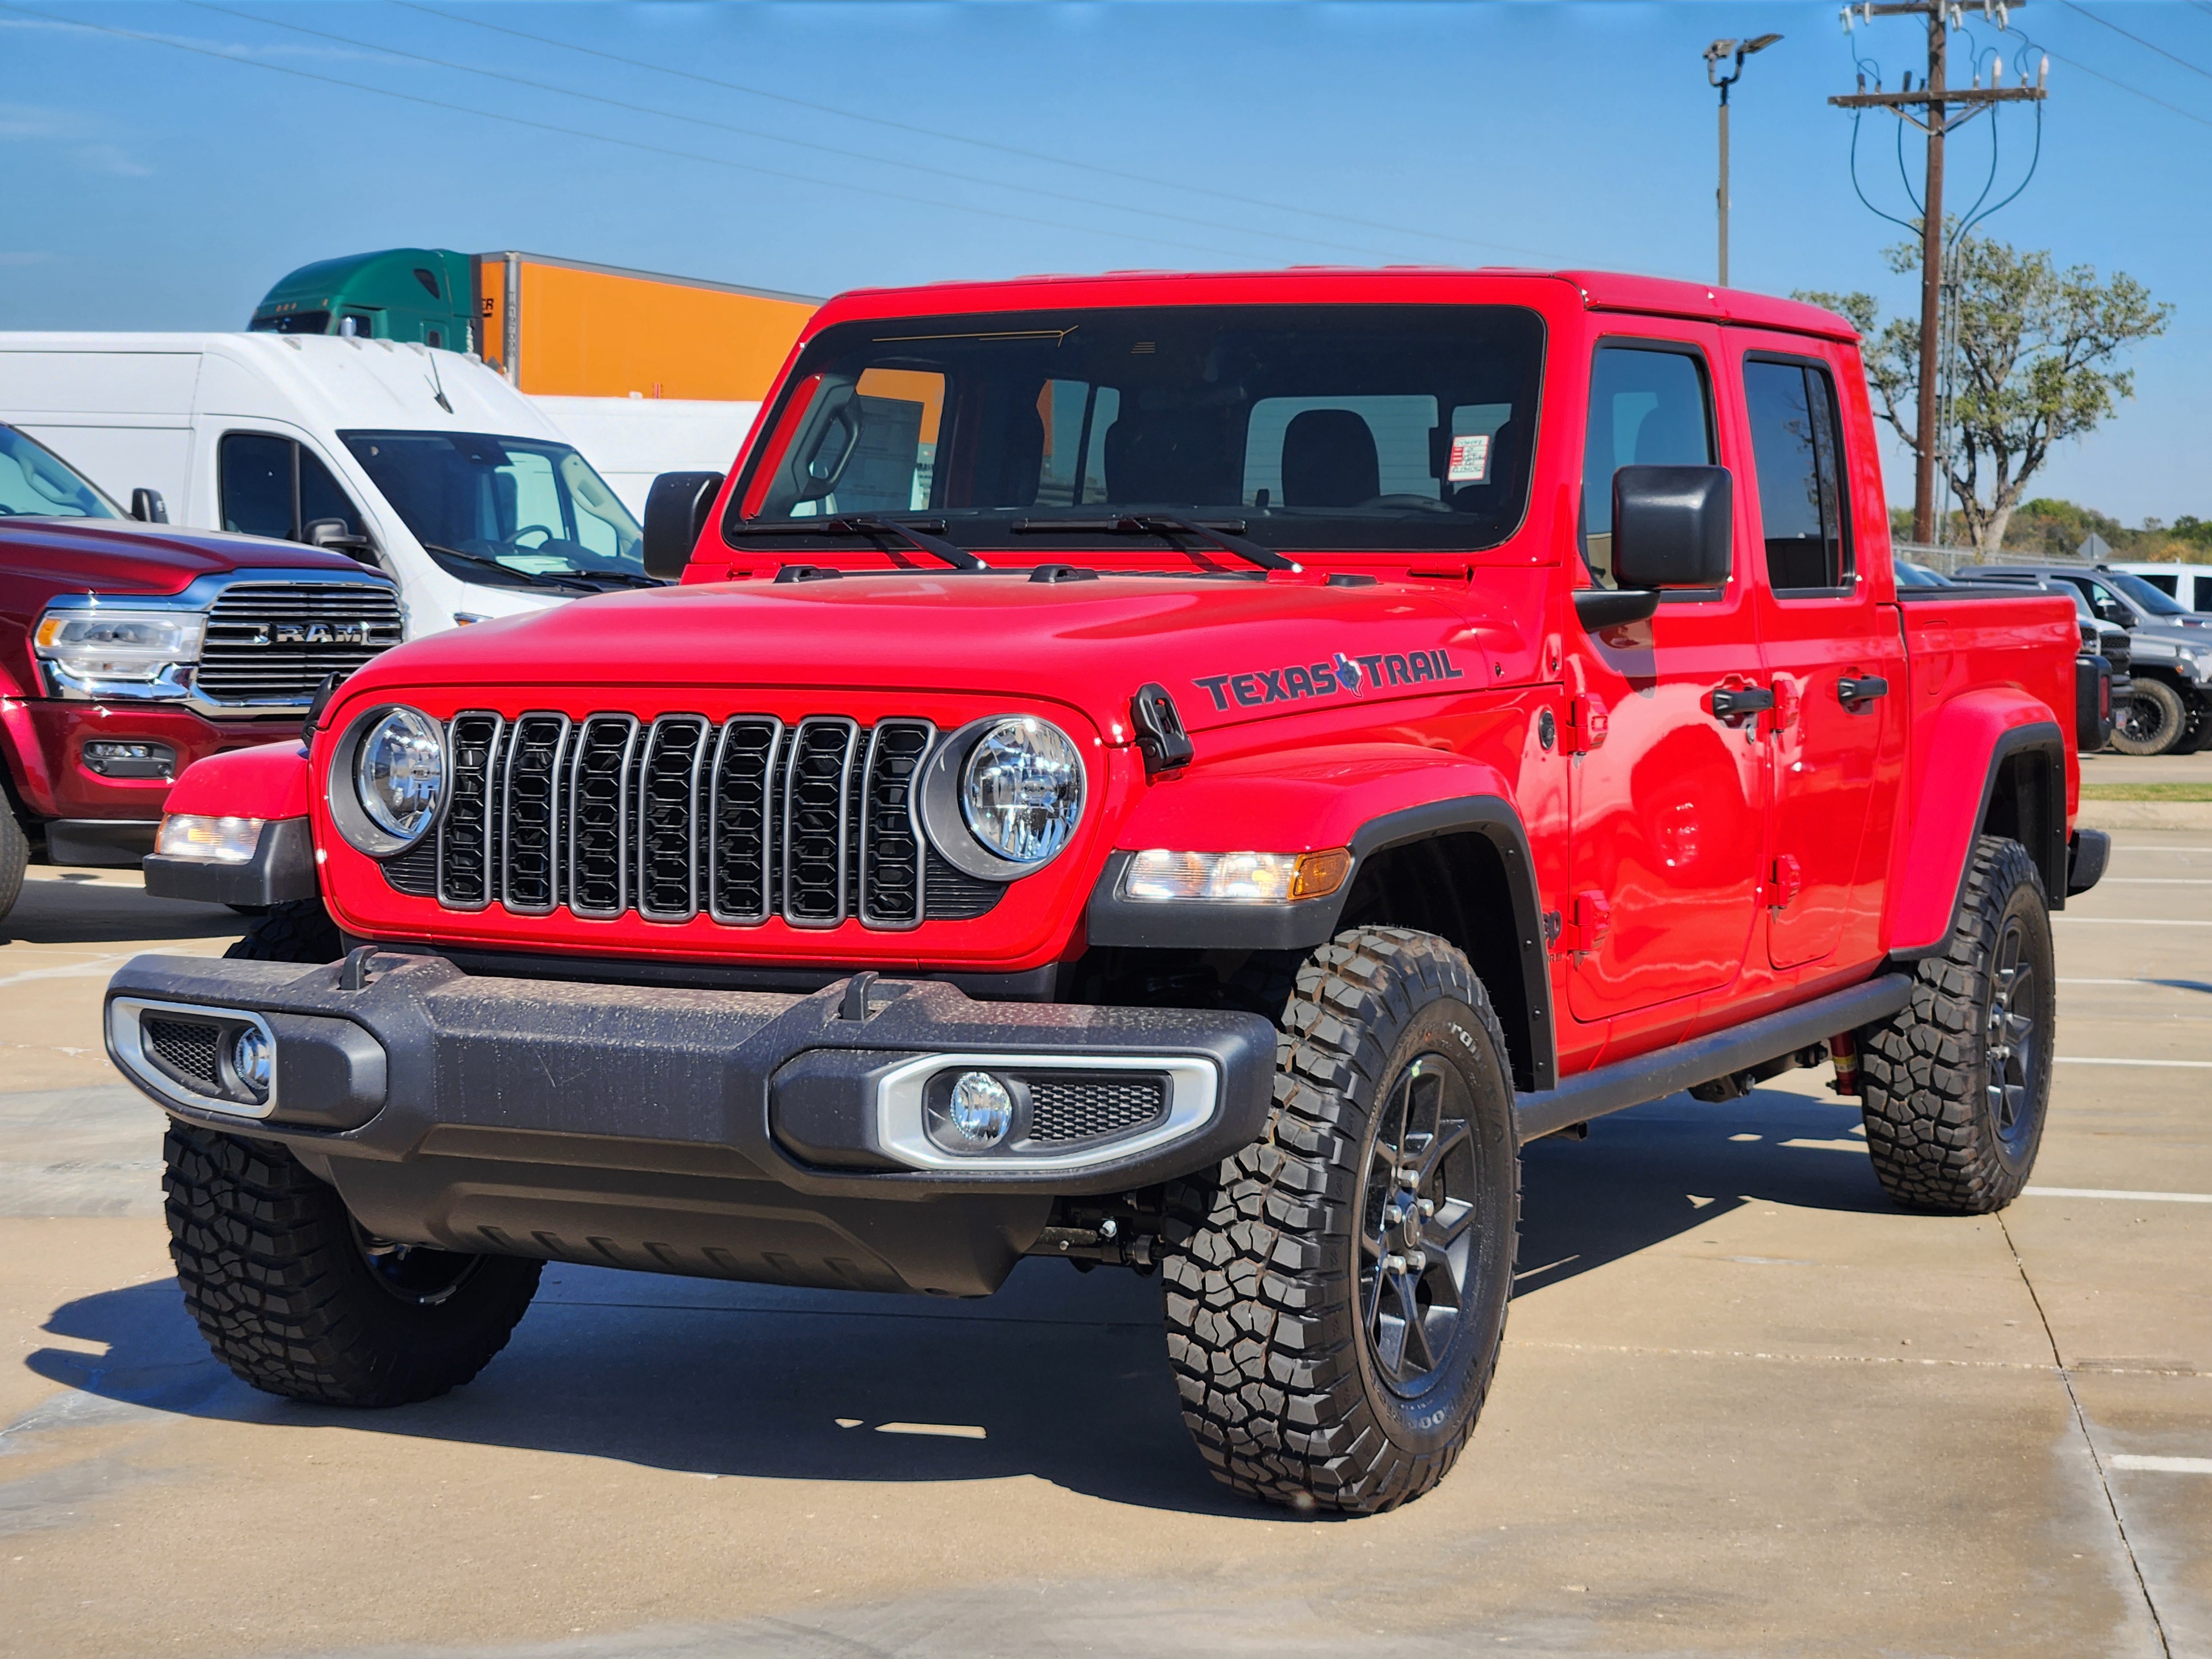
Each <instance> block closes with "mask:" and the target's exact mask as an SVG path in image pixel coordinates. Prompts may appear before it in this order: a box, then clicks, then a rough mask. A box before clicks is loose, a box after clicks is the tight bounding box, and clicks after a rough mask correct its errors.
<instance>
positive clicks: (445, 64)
mask: <svg viewBox="0 0 2212 1659" xmlns="http://www.w3.org/2000/svg"><path fill="white" fill-rule="evenodd" d="M185 3H186V4H188V5H191V6H195V7H197V8H198V9H200V10H202V11H211V12H216V13H218V14H220V15H222V16H225V17H235V18H238V19H240V20H241V21H245V22H248V23H259V24H262V25H264V26H265V27H270V28H279V29H289V30H290V31H291V32H292V33H295V34H305V35H308V36H311V37H313V39H315V40H334V41H336V42H337V44H338V45H340V46H356V47H359V48H360V49H362V51H364V52H381V53H383V54H384V55H386V57H390V58H400V59H404V60H405V61H408V62H411V63H416V64H430V65H431V66H433V67H434V68H437V69H445V70H453V71H455V72H456V73H458V74H462V75H476V76H483V78H485V79H486V80H491V81H503V82H507V84H509V85H510V86H518V87H528V88H531V89H532V90H533V91H537V92H550V93H553V94H556V95H558V96H560V97H563V98H579V99H581V100H584V101H586V102H587V103H593V104H604V105H605V106H607V107H609V108H610V109H618V110H623V111H626V112H629V113H630V114H633V115H647V116H656V117H659V118H664V119H666V120H671V121H684V122H688V123H690V125H693V126H700V127H712V128H714V129H715V130H716V131H721V132H733V133H736V134H738V136H739V137H746V138H759V139H764V140H766V141H767V142H768V143H776V144H789V145H791V146H793V147H794V148H796V149H811V150H817V151H819V152H820V153H822V154H823V155H836V156H842V157H843V158H844V159H846V160H848V161H866V162H869V163H872V164H874V165H878V166H882V167H904V168H906V169H908V171H910V172H915V173H930V174H933V175H935V176H936V177H938V178H941V179H954V180H957V181H958V182H960V183H963V184H970V185H983V186H985V187H987V188H988V189H993V190H1011V191H1020V192H1023V193H1025V194H1028V195H1032V196H1042V197H1048V198H1049V199H1051V200H1054V201H1059V202H1071V203H1074V204H1077V205H1079V206H1083V207H1092V208H1103V209H1105V210H1108V211H1109V212H1114V213H1131V214H1137V215H1139V216H1146V217H1150V218H1156V219H1166V220H1170V221H1171V222H1175V223H1177V224H1185V225H1196V226H1199V227H1200V228H1202V229H1235V230H1238V231H1241V232H1243V234H1247V235H1253V236H1270V237H1274V238H1277V239H1279V240H1285V241H1292V242H1303V243H1304V244H1306V245H1307V246H1312V247H1325V248H1332V249H1334V250H1335V251H1337V252H1344V253H1358V254H1363V255H1370V256H1371V254H1372V252H1373V250H1371V249H1369V248H1364V247H1360V246H1357V245H1355V244H1352V243H1349V242H1332V241H1326V240H1322V239H1321V238H1319V237H1314V236H1303V235H1300V234H1298V233H1297V232H1296V231H1284V230H1263V229H1257V228H1250V227H1247V226H1242V225H1238V226H1224V225H1221V224H1219V223H1218V221H1215V220H1212V219H1200V218H1194V217H1193V216H1190V215H1188V214H1182V213H1170V212H1168V211H1166V210H1163V209H1158V208H1143V207H1132V206H1129V205H1127V204H1123V203H1120V202H1109V201H1105V200H1103V199H1101V198H1099V197H1091V196H1078V195H1075V194H1073V192H1070V191H1058V190H1050V189H1047V188H1044V187H1042V186H1040V185H1018V184H1004V183H1001V182H1000V181H999V180H997V179H987V178H984V177H981V175H979V174H976V173H962V172H959V171H957V169H954V168H951V167H932V166H930V165H929V164H928V163H927V162H923V161H899V160H897V159H896V158H894V157H890V156H884V155H871V154H869V153H868V152H866V150H856V149H841V148H839V147H838V146H836V145H834V144H819V143H812V142H811V141H809V140H807V139H804V138H790V137H785V136H783V135H782V134H781V133H775V132H763V131H759V130H757V128H753V127H741V126H738V125H733V124H732V123H730V122H727V121H715V120H711V119H709V118H707V117H705V116H700V115H685V114H681V113H679V112H677V111H674V110H666V109H658V108H655V107H654V106H652V105H649V104H632V103H626V102H624V101H623V100H621V99H619V98H609V97H606V96H605V95H603V94H599V93H595V92H580V91H577V90H575V89H574V88H568V87H561V86H555V85H553V84H551V83H550V82H544V81H533V80H531V79H529V78H528V77H527V76H520V75H508V74H505V73H503V72H501V70H489V69H483V68H481V67H479V66H478V65H476V64H460V63H455V62H454V61H453V60H452V59H451V58H433V57H429V56H428V55H426V54H425V53H422V52H408V51H404V50H403V49H402V48H400V47H398V46H383V45H380V44H379V43H378V42H376V41H374V40H355V39H353V38H352V37H351V36H349V35H343V34H333V33H330V32H329V31H328V30H325V29H316V28H309V27H307V25H305V24H304V23H288V22H283V21H279V20H278V19H276V18H274V17H258V16H256V15H254V14H253V13H252V12H246V11H238V10H234V9H232V8H231V7H229V6H219V5H216V4H214V3H213V0H185Z"/></svg>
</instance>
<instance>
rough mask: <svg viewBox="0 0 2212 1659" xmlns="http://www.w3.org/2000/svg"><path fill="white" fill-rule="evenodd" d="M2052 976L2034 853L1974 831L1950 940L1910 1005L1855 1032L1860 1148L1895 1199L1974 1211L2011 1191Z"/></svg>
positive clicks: (2046, 1059) (2023, 1154)
mask: <svg viewBox="0 0 2212 1659" xmlns="http://www.w3.org/2000/svg"><path fill="white" fill-rule="evenodd" d="M2055 971H2056V970H2055V966H2054V963H2053V960H2052V955H2051V915H2050V906H2049V901H2048V899H2047V898H2046V896H2045V892H2044V887H2043V877H2042V875H2041V874H2040V872H2038V870H2037V869H2036V867H2035V860H2033V859H2032V858H2030V857H2029V856H2028V853H2027V848H2024V847H2022V846H2021V844H2020V843H2019V842H2016V841H2007V840H2004V839H2002V838H2001V837H1999V836H1980V837H1978V839H1977V840H1976V842H1975V843H1974V851H1973V859H1972V863H1971V864H1970V865H1969V866H1968V867H1967V871H1966V891H1965V895H1964V896H1963V899H1962V902H1960V907H1959V915H1958V919H1957V921H1955V922H1954V924H1953V926H1952V929H1951V937H1950V938H1949V939H1948V940H1946V941H1945V942H1944V945H1943V948H1942V950H1941V951H1937V952H1936V954H1935V955H1934V956H1932V957H1926V958H1924V959H1923V961H1922V962H1921V963H1919V965H1918V966H1917V968H1916V969H1914V970H1913V984H1912V1000H1911V1001H1910V1002H1909V1003H1907V1004H1906V1005H1905V1007H1904V1008H1903V1009H1902V1010H1901V1011H1900V1012H1898V1013H1896V1014H1893V1015H1892V1016H1891V1017H1890V1018H1888V1019H1887V1020H1884V1021H1882V1022H1881V1023H1880V1024H1875V1025H1869V1026H1868V1027H1867V1028H1865V1030H1863V1031H1861V1032H1860V1034H1859V1047H1860V1059H1859V1066H1860V1073H1861V1088H1862V1091H1863V1094H1862V1098H1861V1106H1862V1108H1863V1113H1864V1116H1865V1119H1866V1133H1867V1149H1868V1151H1869V1152H1871V1153H1872V1154H1873V1157H1874V1170H1875V1175H1876V1176H1879V1177H1880V1178H1881V1184H1882V1186H1883V1188H1885V1189H1886V1190H1887V1192H1888V1194H1889V1195H1890V1197H1891V1198H1892V1199H1893V1200H1896V1202H1897V1203H1898V1204H1899V1206H1902V1207H1904V1208H1905V1209H1908V1210H1917V1211H1920V1212H1923V1213H1927V1214H1932V1215H1986V1214H1988V1213H1989V1212H1991V1211H1992V1210H2000V1209H2002V1208H2003V1207H2004V1206H2006V1205H2008V1204H2009V1203H2011V1202H2012V1200H2014V1199H2015V1198H2017V1197H2019V1196H2020V1191H2021V1188H2023V1187H2025V1186H2026V1185H2027V1177H2028V1173H2029V1171H2030V1170H2033V1168H2034V1167H2035V1153H2036V1148H2037V1146H2039V1144H2040V1142H2041V1140H2042V1139H2043V1124H2044V1119H2045V1115H2046V1113H2047V1111H2048V1109H2049V1107H2050V1103H2051V1042H2052V1037H2053V1035H2054V1026H2055V1020H2056V1015H2057V981H2056V978H2055V977H2054V975H2055Z"/></svg>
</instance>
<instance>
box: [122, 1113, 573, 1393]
mask: <svg viewBox="0 0 2212 1659" xmlns="http://www.w3.org/2000/svg"><path fill="white" fill-rule="evenodd" d="M163 1151H164V1153H165V1155H166V1157H167V1166H168V1167H167V1171H166V1173H165V1174H164V1175H163V1176H162V1179H161V1187H162V1190H163V1191H164V1192H165V1193H166V1194H167V1200H168V1201H167V1211H168V1218H169V1255H170V1257H171V1259H172V1260H173V1261H175V1263H176V1264H177V1283H178V1284H179V1286H181V1287H182V1289H183V1291H184V1293H185V1306H186V1307H187V1308H188V1309H190V1310H191V1315H192V1317H193V1319H194V1320H196V1321H197V1322H198V1324H199V1328H200V1334H201V1335H203V1336H204V1337H205V1338H206V1339H207V1343H208V1346H210V1348H212V1349H214V1350H215V1353H216V1358H218V1359H221V1360H222V1362H223V1364H226V1365H228V1366H229V1367H230V1369H231V1370H234V1371H235V1372H236V1373H237V1374H238V1375H239V1376H240V1377H241V1378H243V1379H244V1380H245V1381H246V1382H248V1383H252V1385H253V1386H254V1387H255V1388H257V1389H264V1390H266V1391H267V1392H268V1393H270V1394H276V1395H283V1396H284V1397H285V1398H287V1399H289V1400H310V1401H319V1402H321V1403H323V1404H325V1405H332V1406H400V1405H405V1404H408V1403H409V1402H410V1401H417V1400H428V1399H431V1398H433V1397H435V1395H441V1394H444V1393H446V1392H447V1390H448V1389H454V1388H458V1387H459V1385H460V1384H462V1383H465V1382H467V1381H468V1380H469V1379H470V1378H471V1377H472V1376H475V1375H476V1374H477V1372H478V1371H480V1370H483V1368H484V1366H485V1365H486V1364H488V1363H489V1361H490V1359H491V1358H492V1356H493V1355H494V1354H496V1353H497V1352H499V1351H500V1350H501V1348H503V1347H505V1346H507V1337H508V1336H509V1335H510V1334H512V1333H513V1329H514V1327H515V1324H516V1322H518V1321H520V1319H521V1317H522V1316H523V1314H524V1312H525V1311H526V1310H527V1309H528V1308H529V1306H530V1298H531V1297H532V1296H533V1295H534V1294H535V1293H536V1292H537V1289H538V1273H539V1272H540V1271H541V1270H542V1268H543V1265H544V1264H543V1263H540V1262H537V1261H522V1260H520V1259H518V1258H512V1257H507V1256H472V1255H453V1254H451V1253H448V1252H446V1251H441V1250H416V1251H404V1250H400V1249H396V1248H395V1247H392V1246H389V1245H384V1246H382V1249H381V1254H380V1255H372V1254H371V1252H372V1251H373V1250H375V1249H378V1247H379V1244H380V1241H376V1240H372V1239H369V1238H368V1237H367V1236H366V1235H364V1234H362V1231H361V1230H360V1228H359V1227H358V1225H356V1223H355V1221H354V1219H353V1218H352V1217H351V1216H350V1215H349V1214H348V1213H347V1212H346V1207H345V1204H344V1202H343V1200H341V1199H340V1198H339V1197H338V1194H337V1189H336V1188H333V1187H331V1186H330V1185H328V1184H327V1183H326V1182H322V1181H319V1180H317V1179H316V1178H315V1177H314V1176H313V1175H312V1174H310V1173H309V1172H308V1170H307V1168H306V1166H305V1165H303V1164H301V1163H300V1161H299V1160H298V1159H297V1158H294V1157H293V1156H292V1155H291V1153H289V1152H287V1151H285V1149H284V1148H283V1146H278V1145H276V1144H275V1143H274V1142H271V1141H264V1140H248V1139H243V1138H241V1137H239V1136H236V1135H228V1134H222V1133H217V1132H216V1131H215V1130H213V1129H203V1128H200V1127H197V1126H193V1125H188V1124H182V1123H172V1124H171V1125H170V1126H169V1133H168V1139H167V1144H166V1146H164V1148H163ZM410 1270H411V1271H410Z"/></svg>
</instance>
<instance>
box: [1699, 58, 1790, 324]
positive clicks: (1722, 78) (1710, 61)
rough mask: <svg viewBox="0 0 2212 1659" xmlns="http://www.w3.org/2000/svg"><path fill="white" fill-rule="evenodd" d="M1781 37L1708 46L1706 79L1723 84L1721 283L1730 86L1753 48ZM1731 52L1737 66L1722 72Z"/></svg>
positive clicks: (1725, 271)
mask: <svg viewBox="0 0 2212 1659" xmlns="http://www.w3.org/2000/svg"><path fill="white" fill-rule="evenodd" d="M1781 38H1782V37H1781V36H1780V35H1778V34H1762V35H1760V36H1759V38H1758V39H1757V40H1716V41H1714V42H1713V43H1712V45H1711V46H1707V47H1706V48H1705V80H1706V82H1707V83H1708V84H1710V85H1711V86H1716V87H1718V88H1720V94H1721V182H1720V188H1719V190H1718V191H1716V192H1715V193H1714V194H1715V199H1716V200H1717V202H1718V204H1719V206H1720V235H1721V258H1720V268H1721V276H1720V285H1721V286H1722V287H1723V288H1726V287H1727V286H1728V279H1729V268H1728V265H1729V261H1728V256H1729V88H1730V87H1732V86H1734V85H1735V83H1736V82H1737V81H1738V80H1740V79H1741V77H1742V75H1743V60H1744V59H1745V58H1748V57H1750V56H1751V54H1752V53H1753V52H1765V50H1766V49H1767V48H1768V47H1769V46H1772V45H1773V44H1774V43H1775V42H1776V41H1777V40H1780V39H1781ZM1730 52H1734V53H1735V68H1734V69H1732V70H1729V72H1728V73H1727V74H1726V75H1723V74H1722V73H1721V72H1720V66H1721V60H1722V59H1723V58H1726V57H1727V56H1728V55H1729V53H1730Z"/></svg>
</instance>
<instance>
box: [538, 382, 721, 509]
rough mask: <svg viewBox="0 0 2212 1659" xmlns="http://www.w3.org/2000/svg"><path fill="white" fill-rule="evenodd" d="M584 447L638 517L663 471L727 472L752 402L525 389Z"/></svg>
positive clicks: (570, 440) (590, 458) (576, 442)
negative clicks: (584, 395) (560, 394)
mask: <svg viewBox="0 0 2212 1659" xmlns="http://www.w3.org/2000/svg"><path fill="white" fill-rule="evenodd" d="M525 395H526V396H527V397H528V398H529V399H530V401H531V402H532V403H533V404H537V405H538V408H540V409H542V410H544V411H545V413H546V414H547V415H548V416H550V417H551V419H552V422H553V424H554V425H555V426H556V427H558V428H560V429H561V430H562V433H563V434H564V435H566V436H567V438H568V441H569V442H570V443H572V444H574V445H575V446H576V447H577V448H578V449H580V450H581V451H582V452H583V453H584V455H585V457H586V459H588V460H589V461H590V462H591V464H592V467H593V468H594V469H595V470H596V471H598V473H599V476H600V477H602V478H605V480H606V481H607V482H608V483H610V484H611V485H613V486H614V492H615V494H616V495H619V496H621V497H622V498H623V504H624V505H625V506H627V507H629V510H630V511H631V512H632V513H635V515H636V516H637V517H638V518H639V519H641V520H642V519H643V518H644V517H645V498H646V496H647V494H648V493H649V492H650V491H651V490H652V489H653V480H654V479H655V478H657V477H659V476H660V475H661V474H662V473H664V472H727V471H729V470H730V467H731V465H732V463H733V462H734V461H735V460H736V459H737V457H738V451H739V450H741V449H743V448H744V447H745V438H746V436H747V435H748V434H750V432H751V431H752V428H753V420H754V417H755V416H757V415H759V413H760V404H758V403H734V402H732V403H717V402H714V401H711V400H709V399H707V398H555V397H549V396H546V395H544V394H543V393H539V392H530V393H526V394H525Z"/></svg>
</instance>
